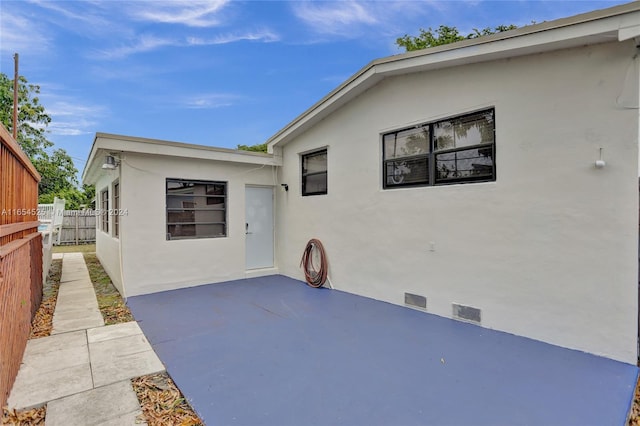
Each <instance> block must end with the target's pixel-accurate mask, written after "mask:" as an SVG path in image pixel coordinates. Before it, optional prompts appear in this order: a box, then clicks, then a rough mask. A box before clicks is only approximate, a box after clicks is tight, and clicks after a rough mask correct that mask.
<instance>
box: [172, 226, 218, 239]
mask: <svg viewBox="0 0 640 426" xmlns="http://www.w3.org/2000/svg"><path fill="white" fill-rule="evenodd" d="M168 232H169V234H170V236H171V238H170V239H172V240H180V239H187V238H214V237H224V236H226V229H225V225H224V224H203V225H182V224H180V225H169V227H168Z"/></svg>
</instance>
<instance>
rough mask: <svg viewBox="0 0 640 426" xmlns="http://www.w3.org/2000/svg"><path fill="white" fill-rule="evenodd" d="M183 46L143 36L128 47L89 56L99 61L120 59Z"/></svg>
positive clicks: (154, 37)
mask: <svg viewBox="0 0 640 426" xmlns="http://www.w3.org/2000/svg"><path fill="white" fill-rule="evenodd" d="M183 44H184V43H183V42H180V41H179V40H176V39H170V38H161V37H156V36H154V35H149V34H143V35H140V36H138V37H137V38H136V39H135V40H133V41H132V42H131V43H129V44H128V45H123V46H118V47H114V48H111V49H103V50H99V51H97V52H95V53H94V54H93V55H91V56H93V57H96V58H99V59H120V58H124V57H127V56H130V55H133V54H136V53H143V52H150V51H152V50H156V49H159V48H161V47H167V46H181V45H183Z"/></svg>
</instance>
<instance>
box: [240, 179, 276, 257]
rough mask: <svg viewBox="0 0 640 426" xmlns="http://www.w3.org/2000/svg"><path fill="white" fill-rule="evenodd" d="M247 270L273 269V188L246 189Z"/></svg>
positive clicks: (252, 187)
mask: <svg viewBox="0 0 640 426" xmlns="http://www.w3.org/2000/svg"><path fill="white" fill-rule="evenodd" d="M245 209H246V211H245V234H246V235H245V237H246V243H245V245H246V253H247V257H246V264H247V269H258V268H271V267H273V188H264V187H256V186H247V187H246V189H245Z"/></svg>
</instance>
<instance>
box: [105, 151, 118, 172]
mask: <svg viewBox="0 0 640 426" xmlns="http://www.w3.org/2000/svg"><path fill="white" fill-rule="evenodd" d="M119 165H120V162H119V161H117V160H116V157H114V156H113V155H107V156H106V157H104V163H102V168H103V169H105V170H115V169H116V167H118V166H119Z"/></svg>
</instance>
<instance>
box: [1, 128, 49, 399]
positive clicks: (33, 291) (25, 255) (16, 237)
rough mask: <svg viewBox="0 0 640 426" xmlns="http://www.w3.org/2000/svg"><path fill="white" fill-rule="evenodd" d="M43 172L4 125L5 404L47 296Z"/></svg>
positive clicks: (3, 284)
mask: <svg viewBox="0 0 640 426" xmlns="http://www.w3.org/2000/svg"><path fill="white" fill-rule="evenodd" d="M39 181H40V175H39V174H38V172H37V171H36V169H35V167H33V164H31V162H30V161H29V159H28V158H27V156H26V155H25V154H24V153H23V152H22V150H21V149H20V147H19V146H18V143H17V142H16V141H15V140H14V139H13V137H12V136H11V135H10V134H9V132H8V131H7V129H5V128H4V126H2V125H1V124H0V406H4V405H5V404H6V401H7V397H8V396H9V392H10V391H11V387H12V386H13V382H14V380H15V378H16V375H17V374H18V369H19V368H20V363H21V361H22V356H23V354H24V349H25V347H26V345H27V340H28V338H29V331H30V326H31V319H32V317H33V314H34V313H35V311H36V310H37V309H38V307H39V306H40V302H41V300H42V236H41V234H40V233H39V232H38V223H39V222H38V214H37V213H38V211H37V209H38V182H39Z"/></svg>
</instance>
